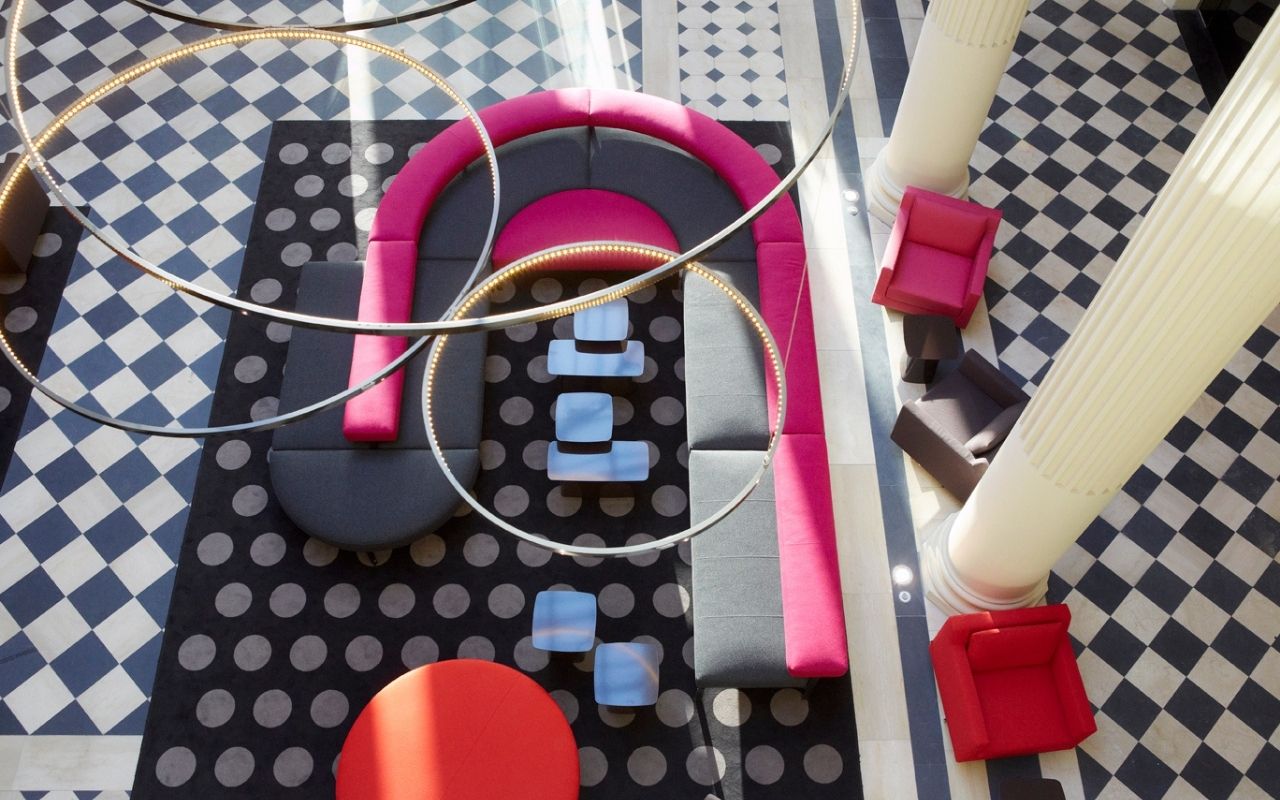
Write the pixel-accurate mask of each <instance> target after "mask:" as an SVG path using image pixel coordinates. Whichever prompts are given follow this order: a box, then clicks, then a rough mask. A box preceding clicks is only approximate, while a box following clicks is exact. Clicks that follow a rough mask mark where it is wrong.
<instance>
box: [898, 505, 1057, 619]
mask: <svg viewBox="0 0 1280 800" xmlns="http://www.w3.org/2000/svg"><path fill="white" fill-rule="evenodd" d="M957 516H958V514H951V515H950V516H948V517H946V518H944V519H943V520H942V521H941V522H939V523H938V525H937V526H936V527H935V528H934V529H933V530H931V531H929V533H927V534H926V535H925V537H924V541H923V543H922V545H921V548H920V576H921V578H922V580H923V582H924V589H925V597H927V598H928V599H929V602H931V603H933V604H934V605H935V606H937V607H938V608H940V609H942V610H943V611H945V612H946V613H947V615H948V616H950V615H952V614H972V613H975V612H978V611H1007V610H1011V609H1015V608H1026V607H1027V606H1033V605H1035V604H1036V603H1039V602H1040V601H1041V600H1042V599H1044V595H1045V593H1046V592H1047V591H1048V590H1049V576H1048V575H1046V576H1045V577H1044V578H1043V579H1042V580H1040V581H1039V582H1038V583H1036V584H1035V585H1033V586H1030V587H1028V588H1027V589H1026V590H1024V591H1018V592H1015V593H1014V594H1012V595H1010V596H1009V597H1003V598H995V597H991V596H990V595H988V594H984V593H983V592H980V591H978V590H977V589H975V588H973V587H972V586H969V585H968V584H966V583H965V582H964V580H963V579H962V578H961V577H960V576H959V575H957V574H956V570H955V565H953V564H952V563H951V556H950V555H948V553H947V543H948V541H949V540H950V538H951V526H952V525H953V524H954V523H955V521H956V517H957Z"/></svg>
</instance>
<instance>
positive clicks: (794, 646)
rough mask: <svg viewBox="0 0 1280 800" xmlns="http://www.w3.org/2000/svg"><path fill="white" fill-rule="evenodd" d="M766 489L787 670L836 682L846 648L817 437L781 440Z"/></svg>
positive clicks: (823, 448) (827, 481) (822, 442)
mask: <svg viewBox="0 0 1280 800" xmlns="http://www.w3.org/2000/svg"><path fill="white" fill-rule="evenodd" d="M773 485H774V497H775V498H776V499H775V501H774V511H775V513H776V514H777V519H778V561H779V567H780V569H781V572H782V624H783V638H784V642H785V647H786V653H787V671H788V672H790V673H791V674H792V675H794V676H796V677H798V678H829V677H835V676H838V675H843V674H844V673H845V672H847V671H848V669H849V647H848V642H847V640H846V638H845V624H844V598H843V594H842V593H841V590H840V564H839V561H838V559H837V556H836V533H835V530H836V525H835V515H834V513H833V512H832V509H831V475H830V468H829V467H828V466H827V443H826V439H825V438H824V437H823V436H822V434H790V433H784V434H783V435H782V439H781V441H780V442H779V443H778V452H777V454H776V455H775V456H774V458H773Z"/></svg>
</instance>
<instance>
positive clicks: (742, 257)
mask: <svg viewBox="0 0 1280 800" xmlns="http://www.w3.org/2000/svg"><path fill="white" fill-rule="evenodd" d="M591 133H592V135H591V187H592V188H595V189H608V190H610V191H614V192H619V193H621V194H625V195H628V196H630V197H634V198H636V199H637V200H640V201H641V202H644V203H647V204H648V205H649V206H650V207H652V208H653V209H654V210H655V211H657V212H658V213H659V214H661V215H662V217H663V219H665V220H666V221H667V224H668V225H670V226H671V230H672V231H673V232H674V233H675V235H676V240H677V241H679V242H680V247H681V248H684V249H688V248H689V247H691V246H693V245H695V244H697V243H698V242H701V241H702V240H703V239H706V238H707V237H708V236H710V235H711V234H713V233H715V232H716V231H718V230H720V229H721V228H723V227H724V226H725V225H727V224H729V223H730V222H732V221H733V220H735V219H737V218H738V217H740V216H741V215H742V212H743V208H742V204H741V203H739V202H738V198H737V196H736V195H734V193H733V191H732V190H731V189H729V187H728V186H727V185H726V184H725V183H724V181H722V180H721V179H720V176H718V175H716V174H715V172H714V171H713V170H712V169H711V168H710V167H708V166H707V165H706V164H704V163H702V162H701V161H699V160H698V159H696V158H694V157H693V156H691V155H689V154H688V153H686V152H684V151H683V150H680V149H678V148H675V147H672V146H671V145H669V144H667V143H665V142H660V141H658V140H657V139H654V138H652V137H649V136H645V135H643V134H639V133H631V132H630V131H623V130H617V129H613V128H593V129H592V132H591ZM503 191H505V188H504V190H503ZM713 255H714V257H715V258H716V259H717V260H722V261H747V260H751V259H754V258H755V257H756V247H755V240H754V239H752V238H751V226H749V225H748V226H747V228H746V230H744V231H741V232H739V233H738V234H736V235H735V236H734V237H733V238H731V239H730V240H729V241H728V242H726V243H725V244H724V245H722V246H721V247H719V248H718V249H717V250H716V251H715V252H714V254H713Z"/></svg>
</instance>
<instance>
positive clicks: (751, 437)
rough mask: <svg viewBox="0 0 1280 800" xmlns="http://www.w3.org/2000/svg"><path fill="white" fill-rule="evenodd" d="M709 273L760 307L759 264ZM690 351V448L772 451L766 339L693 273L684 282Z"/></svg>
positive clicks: (724, 265) (729, 265)
mask: <svg viewBox="0 0 1280 800" xmlns="http://www.w3.org/2000/svg"><path fill="white" fill-rule="evenodd" d="M709 268H710V269H711V271H712V272H713V273H715V274H716V276H717V277H719V278H720V279H721V280H724V281H726V282H727V283H729V284H731V285H732V286H733V287H734V288H736V289H737V290H738V291H740V292H742V293H743V294H744V295H746V297H747V298H748V299H750V300H751V301H752V302H753V303H754V302H756V296H757V295H758V290H757V288H756V287H757V283H756V265H755V262H752V261H739V262H721V263H716V264H713V265H709ZM684 351H685V355H684V358H685V370H684V373H685V409H686V416H685V419H686V424H687V426H688V437H689V447H690V449H693V450H764V449H765V448H766V447H768V445H769V422H770V420H769V417H768V411H767V409H766V404H765V387H766V383H767V382H766V380H765V372H764V350H763V348H762V347H761V345H760V338H759V336H757V335H756V333H755V331H754V330H752V328H751V326H750V323H748V322H747V320H746V318H744V317H743V316H742V312H741V311H740V310H738V307H737V306H735V305H734V304H733V301H732V300H730V299H729V298H728V297H727V296H725V294H724V292H722V291H720V290H719V289H717V288H716V287H715V286H713V285H712V284H711V283H710V281H707V280H705V279H704V278H701V277H699V276H697V275H693V274H687V275H686V276H685V278H684Z"/></svg>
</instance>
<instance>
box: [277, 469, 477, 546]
mask: <svg viewBox="0 0 1280 800" xmlns="http://www.w3.org/2000/svg"><path fill="white" fill-rule="evenodd" d="M445 458H446V460H447V461H448V462H449V467H450V468H451V469H452V470H453V473H454V474H455V475H456V476H457V477H458V480H459V481H460V482H461V483H462V485H463V486H470V485H471V484H472V483H474V482H475V479H476V475H477V474H478V472H479V469H480V458H479V455H478V453H477V451H475V450H446V451H445ZM270 469H271V484H272V487H273V490H274V491H275V494H276V497H277V498H278V499H279V500H280V505H281V506H282V507H283V508H284V510H285V512H286V513H287V514H288V515H289V518H290V519H292V520H293V521H294V522H295V523H297V525H298V527H300V528H302V529H303V530H304V531H306V532H308V533H310V534H311V535H313V536H316V537H317V538H320V539H323V540H324V541H326V542H329V543H330V544H334V545H337V546H338V547H342V548H346V549H349V550H381V549H384V548H389V547H399V546H401V545H406V544H409V543H410V542H413V541H415V540H417V539H419V538H421V537H423V536H425V535H426V534H428V533H430V532H431V531H434V530H435V529H436V528H438V527H440V526H441V525H443V524H444V523H445V522H446V521H447V520H448V519H449V518H450V517H452V516H453V513H454V511H456V510H457V508H458V506H459V505H460V504H461V503H462V500H461V499H460V498H459V497H458V495H457V493H456V492H454V490H453V488H452V487H451V486H449V484H448V482H447V481H446V479H445V477H444V473H442V472H441V471H440V469H439V467H438V466H436V462H435V459H433V458H432V456H431V452H430V451H428V450H373V449H368V448H360V449H353V450H272V452H271V463H270Z"/></svg>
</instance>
